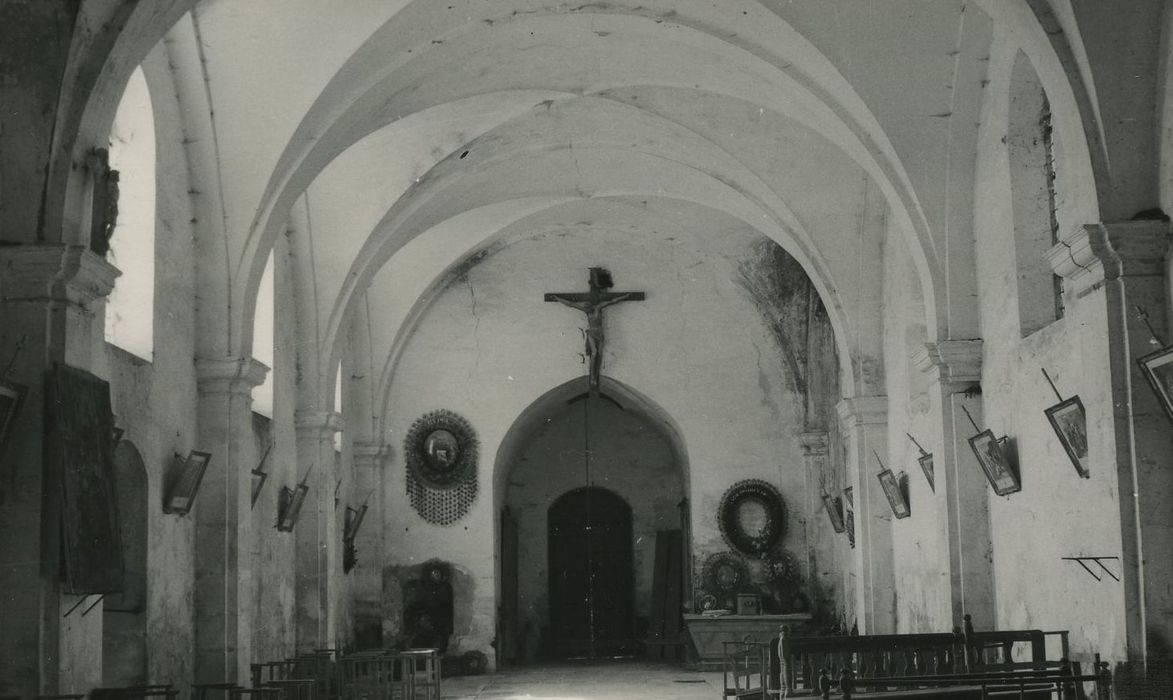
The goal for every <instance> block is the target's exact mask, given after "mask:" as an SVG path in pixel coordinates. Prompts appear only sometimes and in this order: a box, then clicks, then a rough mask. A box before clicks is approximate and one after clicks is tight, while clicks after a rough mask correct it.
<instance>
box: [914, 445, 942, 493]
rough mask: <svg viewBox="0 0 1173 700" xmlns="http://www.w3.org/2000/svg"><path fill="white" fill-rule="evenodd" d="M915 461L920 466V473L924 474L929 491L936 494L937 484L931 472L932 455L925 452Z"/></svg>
mask: <svg viewBox="0 0 1173 700" xmlns="http://www.w3.org/2000/svg"><path fill="white" fill-rule="evenodd" d="M916 461H917V462H918V463H919V464H920V469H921V471H923V472H924V473H925V481H927V482H929V489H931V490H932V492H933V493H936V492H937V482H936V479H935V474H934V472H933V453H932V452H925V453H923V454H922V455H921V456H920V457H918V458H917V460H916Z"/></svg>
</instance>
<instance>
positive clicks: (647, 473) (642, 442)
mask: <svg viewBox="0 0 1173 700" xmlns="http://www.w3.org/2000/svg"><path fill="white" fill-rule="evenodd" d="M586 403H587V402H586V401H579V402H576V403H575V404H572V405H571V406H570V407H569V408H566V409H565V410H562V411H560V412H558V413H556V414H553V415H551V416H549V417H547V419H546V421H545V422H544V423H543V424H542V425H541V426H540V427H539V429H538V430H537V431H536V432H535V433H534V434H533V435H532V436H531V438H530V441H529V444H527V445H526V446H525V447H524V448H522V450H521V451H520V453H519V454H518V455H517V459H516V462H514V463H513V464H502V465H501V468H503V469H509V482H508V491H507V494H506V496H505V500H506V504H507V505H508V506H509V508H510V511H511V512H512V513H513V516H514V517H515V518H516V519H517V527H518V567H517V568H518V572H519V574H518V576H519V580H518V609H519V611H520V612H521V616H520V617H521V619H520V620H519V622H518V629H519V630H521V637H522V640H521V642H520V645H521V649H522V656H523V658H527V659H529V660H533V658H534V657H535V656H536V655H537V654H538V653H540V651H541V647H540V645H539V640H540V633H541V631H542V629H543V628H544V627H546V626H548V625H549V624H550V616H549V597H548V592H549V564H548V562H549V556H548V541H549V539H548V534H549V530H548V517H547V516H548V512H549V508H550V506H551V504H553V503H554V501H555V500H556V499H557V498H558V497H559V496H561V495H563V494H564V493H566V492H568V491H571V490H573V489H576V488H579V487H582V486H600V487H602V488H606V489H608V490H610V491H613V492H614V493H616V494H618V495H619V496H620V497H622V498H623V500H624V501H626V502H627V503H628V505H630V506H631V509H632V533H631V534H632V552H633V562H632V565H633V570H634V574H635V593H634V595H635V597H634V599H633V603H634V609H635V614H636V615H637V616H640V617H644V618H648V617H649V616H650V609H651V596H652V578H653V567H654V564H655V558H656V532H657V531H659V530H675V529H679V528H680V510H679V507H678V506H679V504H680V501H681V500H682V499H683V498H684V485H683V481H682V474H681V467H682V465H681V464H680V463H679V460H678V459H677V457H676V454H675V451H674V450H673V449H672V446H671V444H670V443H669V441H668V440H667V439H666V438H665V437H664V436H663V435H661V434H660V433H659V432H658V430H657V428H656V426H655V425H654V424H652V423H651V422H650V421H648V420H646V419H644V418H642V417H640V416H638V415H635V414H632V413H631V412H628V411H625V410H623V409H621V408H618V407H616V406H615V405H614V404H611V403H609V402H606V401H592V402H591V405H590V407H589V409H588V408H587V407H586ZM584 411H589V417H588V416H584ZM586 420H589V421H590V430H589V433H586V438H587V439H589V440H590V446H589V447H585V444H586V443H585V442H584V432H585V431H584V421H586ZM585 449H589V450H590V455H591V460H590V462H591V464H590V472H589V474H588V472H587V467H586V460H585V458H584V450H585Z"/></svg>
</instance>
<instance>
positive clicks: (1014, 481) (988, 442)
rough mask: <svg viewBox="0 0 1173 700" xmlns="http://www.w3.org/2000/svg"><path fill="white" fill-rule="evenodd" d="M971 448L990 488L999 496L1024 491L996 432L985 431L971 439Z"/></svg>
mask: <svg viewBox="0 0 1173 700" xmlns="http://www.w3.org/2000/svg"><path fill="white" fill-rule="evenodd" d="M969 448H970V449H971V450H973V454H974V456H975V457H977V460H978V464H980V465H981V466H982V471H983V472H985V474H986V479H988V480H989V482H990V487H991V488H993V489H994V493H996V494H998V495H999V496H1009V495H1010V494H1012V493H1015V492H1018V491H1021V490H1022V482H1021V481H1019V480H1018V475H1017V474H1015V473H1014V470H1013V469H1011V467H1010V458H1009V457H1008V456H1007V454H1006V451H1005V450H1004V449H1003V442H1002V441H1001V440H999V439H998V438H996V437H994V431H992V430H989V429H988V428H987V429H986V430H983V431H982V432H980V433H978V434H977V435H974V436H973V437H971V438H970V439H969Z"/></svg>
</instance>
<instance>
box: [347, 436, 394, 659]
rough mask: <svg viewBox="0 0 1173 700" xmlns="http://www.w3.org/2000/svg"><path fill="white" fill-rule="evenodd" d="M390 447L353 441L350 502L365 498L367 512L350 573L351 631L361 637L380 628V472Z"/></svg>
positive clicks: (367, 635) (381, 543) (381, 577)
mask: <svg viewBox="0 0 1173 700" xmlns="http://www.w3.org/2000/svg"><path fill="white" fill-rule="evenodd" d="M390 457H391V448H390V447H389V446H387V445H384V444H382V443H377V442H358V443H355V445H354V493H355V498H354V501H355V502H354V503H353V504H352V506H353V507H355V508H358V507H359V506H360V504H361V503H362V502H363V501H364V500H366V502H367V514H366V518H365V520H364V521H363V525H362V529H361V530H359V532H358V537H356V538H355V549H356V550H357V555H358V564H357V565H356V566H355V568H354V570H353V571H351V572H350V575H351V576H353V577H354V584H353V586H352V590H353V591H354V596H355V625H356V630H355V635H356V636H358V637H360V638H361V639H362V640H364V641H365V640H366V639H367V638H368V637H371V638H373V637H377V636H380V635H381V634H382V628H383V616H382V606H383V573H382V572H383V565H382V563H383V561H384V552H383V513H384V510H383V507H384V498H383V488H384V484H383V472H384V468H385V465H386V463H387V460H388V459H390Z"/></svg>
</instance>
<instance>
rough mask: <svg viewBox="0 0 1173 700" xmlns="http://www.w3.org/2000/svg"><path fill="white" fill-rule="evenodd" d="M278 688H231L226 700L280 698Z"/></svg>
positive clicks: (267, 699)
mask: <svg viewBox="0 0 1173 700" xmlns="http://www.w3.org/2000/svg"><path fill="white" fill-rule="evenodd" d="M281 696H282V691H281V689H280V688H231V689H229V691H228V700H282V698H281Z"/></svg>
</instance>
